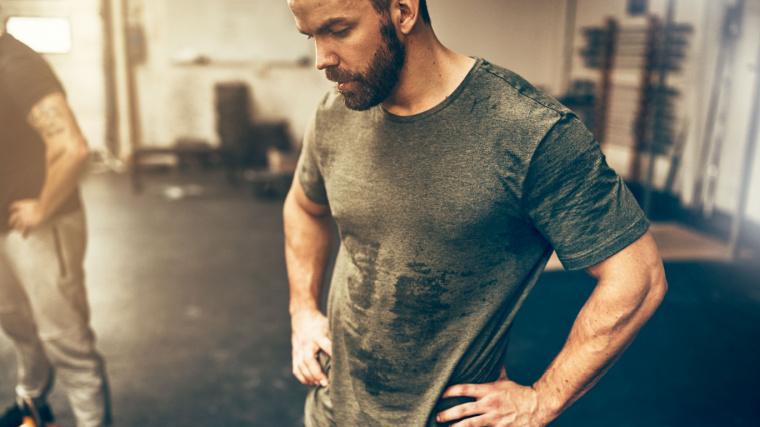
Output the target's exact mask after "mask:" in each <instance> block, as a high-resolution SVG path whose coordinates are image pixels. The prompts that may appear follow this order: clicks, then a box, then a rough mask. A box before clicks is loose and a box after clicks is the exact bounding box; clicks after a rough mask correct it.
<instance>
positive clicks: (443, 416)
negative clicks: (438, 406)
mask: <svg viewBox="0 0 760 427" xmlns="http://www.w3.org/2000/svg"><path fill="white" fill-rule="evenodd" d="M478 408H479V405H478V402H470V403H463V404H461V405H457V406H454V407H452V408H449V409H447V410H445V411H441V412H439V413H438V415H437V416H436V418H435V419H436V421H438V422H439V423H447V422H451V421H456V420H459V419H462V418H464V417H471V416H473V415H480V414H482V413H483V411H482V410H480V409H478Z"/></svg>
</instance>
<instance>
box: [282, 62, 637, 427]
mask: <svg viewBox="0 0 760 427" xmlns="http://www.w3.org/2000/svg"><path fill="white" fill-rule="evenodd" d="M297 178H298V179H299V180H300V183H301V185H302V186H303V188H304V190H305V192H306V195H307V196H308V197H309V198H310V199H311V200H312V201H314V202H316V203H320V204H329V205H330V210H331V211H332V215H333V217H334V218H335V221H336V223H337V225H338V230H339V233H340V251H339V253H338V257H337V260H336V265H335V268H334V272H333V277H332V282H331V287H330V294H329V297H328V307H327V315H328V318H329V321H330V334H331V339H332V348H333V355H332V358H331V360H329V361H328V360H326V359H327V358H326V357H323V358H321V359H322V360H321V361H322V362H323V367H324V368H325V370H327V371H329V372H328V376H329V382H330V384H329V386H328V387H326V388H317V389H315V390H314V391H313V392H312V393H311V394H310V395H309V398H308V399H307V405H306V412H307V414H306V425H307V426H329V425H339V426H351V427H354V426H402V425H403V426H435V425H436V423H435V421H434V418H435V413H436V411H437V409H436V405H437V403H438V401H439V399H440V396H441V394H442V393H443V391H444V390H445V389H446V387H448V386H450V385H453V384H457V383H483V382H490V381H494V380H496V379H497V377H498V375H499V370H500V368H501V366H502V365H503V360H504V356H505V353H506V349H507V335H508V331H509V328H510V325H511V324H512V321H513V319H514V316H515V314H516V312H517V310H518V308H519V307H520V305H521V303H522V301H523V300H524V299H525V297H526V296H527V294H528V292H529V291H530V289H531V287H532V286H533V284H534V283H535V281H536V279H537V277H538V275H539V274H540V273H541V271H542V270H543V268H544V265H545V263H546V261H547V260H548V258H549V256H550V255H551V253H552V250H553V249H554V250H556V251H557V254H558V256H559V258H560V260H561V261H562V262H563V264H564V266H565V267H566V268H568V269H581V268H585V267H588V266H591V265H594V264H596V263H599V262H601V261H603V260H604V259H606V258H608V257H610V256H611V255H613V254H615V253H617V252H618V251H620V250H621V249H623V248H624V247H626V246H627V245H629V244H630V243H632V242H633V241H634V240H636V239H637V238H638V237H640V236H641V235H642V234H643V233H644V232H645V231H646V230H647V228H648V226H649V223H648V221H647V220H646V218H645V217H644V215H643V213H642V212H641V210H640V208H639V206H638V204H637V203H636V201H635V200H634V198H633V196H632V195H631V194H630V192H629V191H628V190H627V189H626V187H625V185H624V183H623V182H622V180H621V179H620V177H619V176H618V175H617V174H616V173H615V172H614V171H613V170H612V169H610V168H609V167H608V166H607V164H606V163H605V160H604V156H603V155H602V153H601V151H600V150H599V146H598V144H597V143H596V141H594V139H593V137H592V135H591V134H590V133H589V132H588V130H586V128H585V127H584V126H583V125H582V124H581V123H580V121H579V120H578V119H577V118H576V117H575V116H574V115H573V114H572V112H570V111H569V110H568V109H567V108H565V107H563V106H562V105H561V104H559V103H558V102H557V101H556V100H554V99H552V98H551V97H549V96H547V95H545V94H543V93H542V92H541V91H539V90H537V89H536V88H534V87H533V86H531V85H530V84H529V83H527V82H526V81H525V80H523V79H522V78H520V77H519V76H517V75H515V74H514V73H512V72H510V71H508V70H506V69H504V68H500V67H498V66H495V65H492V64H490V63H488V62H486V61H484V60H482V59H478V60H477V63H476V64H475V66H474V67H473V68H472V70H471V71H470V73H469V74H468V75H467V77H466V78H465V80H464V81H463V82H462V83H461V85H460V86H459V87H458V88H457V89H456V90H455V91H454V93H452V94H451V96H449V97H448V98H447V99H446V100H445V101H443V102H442V103H441V104H439V105H438V106H436V107H434V108H432V109H430V110H428V111H425V112H423V113H420V114H417V115H414V116H406V117H401V116H395V115H393V114H390V113H388V112H387V111H385V110H383V109H382V108H381V107H379V106H378V107H374V108H371V109H369V110H367V111H362V112H357V111H352V110H349V109H348V108H346V107H345V106H344V105H343V101H342V98H341V96H340V94H339V93H337V92H335V91H333V92H331V93H329V94H328V95H327V96H326V97H325V99H324V100H323V102H322V103H321V104H320V106H319V108H318V110H317V112H316V114H315V116H314V119H313V121H312V123H311V125H310V126H309V128H308V129H307V133H306V137H305V141H304V146H303V150H302V154H301V159H300V161H299V166H298V171H297ZM328 365H329V366H328Z"/></svg>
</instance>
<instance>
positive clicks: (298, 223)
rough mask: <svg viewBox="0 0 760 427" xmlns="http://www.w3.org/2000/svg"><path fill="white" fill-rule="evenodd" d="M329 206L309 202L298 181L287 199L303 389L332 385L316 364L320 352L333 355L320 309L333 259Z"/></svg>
mask: <svg viewBox="0 0 760 427" xmlns="http://www.w3.org/2000/svg"><path fill="white" fill-rule="evenodd" d="M330 219H331V216H330V207H329V206H328V205H319V204H316V203H314V202H312V201H311V200H309V198H308V197H306V194H305V193H304V191H303V188H302V187H301V184H300V182H299V180H298V178H296V179H294V180H293V185H292V187H291V189H290V192H289V193H288V196H287V198H286V199H285V206H284V208H283V220H284V224H285V261H286V263H287V269H288V281H289V282H290V316H291V325H292V343H293V374H294V375H295V376H296V378H298V380H299V381H301V382H302V383H304V384H321V385H323V386H324V385H326V384H327V377H326V376H325V374H324V373H323V372H322V369H321V368H320V365H319V364H318V363H317V360H316V356H317V353H318V352H319V350H320V349H321V350H323V351H325V352H326V353H327V354H331V353H332V349H331V343H330V340H329V338H328V325H327V318H326V317H325V316H324V315H323V314H322V312H321V311H320V310H319V300H320V296H321V288H322V281H323V280H324V276H325V270H326V268H327V262H328V259H329V256H330V246H331V238H332V223H331V221H330Z"/></svg>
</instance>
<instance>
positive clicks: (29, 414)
mask: <svg viewBox="0 0 760 427" xmlns="http://www.w3.org/2000/svg"><path fill="white" fill-rule="evenodd" d="M54 421H55V417H54V416H53V411H52V410H51V409H50V407H49V406H48V405H47V404H45V403H43V404H41V405H40V404H34V403H33V402H32V400H31V399H24V406H23V408H22V407H20V406H19V405H18V404H16V405H13V406H11V407H10V408H8V409H7V410H6V411H5V413H4V414H3V416H2V417H0V427H55V426H54V424H53V422H54Z"/></svg>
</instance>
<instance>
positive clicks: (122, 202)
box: [0, 172, 760, 427]
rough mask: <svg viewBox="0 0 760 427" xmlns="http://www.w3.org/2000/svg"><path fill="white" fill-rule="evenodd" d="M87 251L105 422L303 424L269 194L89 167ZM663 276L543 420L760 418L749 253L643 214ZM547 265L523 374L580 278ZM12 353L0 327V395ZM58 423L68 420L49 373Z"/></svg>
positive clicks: (532, 371) (614, 422) (756, 286)
mask: <svg viewBox="0 0 760 427" xmlns="http://www.w3.org/2000/svg"><path fill="white" fill-rule="evenodd" d="M83 196H84V200H85V205H86V210H87V214H88V221H89V233H90V237H89V249H88V257H87V262H86V270H87V274H88V289H89V295H90V304H91V306H92V313H93V317H92V324H93V327H94V329H95V331H96V333H97V335H98V337H99V348H100V350H101V352H102V353H103V354H104V355H105V358H106V360H107V363H108V371H109V375H110V380H111V390H112V396H113V403H114V415H115V419H116V425H117V426H124V427H127V426H144V427H149V426H227V427H229V426H277V427H289V426H300V425H302V415H303V414H302V411H303V398H304V396H305V394H306V391H307V390H306V387H304V386H302V385H300V384H299V383H298V382H297V381H296V380H295V379H294V378H293V377H292V375H291V373H290V329H289V328H290V326H289V318H288V310H287V303H288V301H287V299H288V290H287V283H286V274H285V263H284V260H283V238H282V220H281V204H282V200H281V199H278V198H272V199H260V198H256V197H253V196H252V195H251V192H250V191H249V190H248V189H247V188H246V187H243V186H241V187H237V188H235V187H230V186H228V185H226V184H225V182H224V178H223V176H221V174H217V173H215V172H209V173H204V174H202V175H201V174H200V173H196V174H178V173H169V174H164V175H152V176H149V177H146V180H145V189H144V191H143V192H142V193H141V194H134V193H133V192H132V191H131V187H130V183H129V177H128V176H127V175H125V174H116V173H111V172H100V173H98V172H93V173H90V174H89V175H88V176H87V177H86V178H85V180H84V182H83ZM654 230H655V232H656V233H655V235H656V237H657V239H658V242H659V244H660V247H661V250H662V252H663V254H664V257H665V258H666V271H667V275H668V281H669V284H670V290H669V293H668V294H667V296H666V299H665V301H664V303H663V305H662V306H661V308H660V309H659V310H658V312H657V313H656V314H655V316H654V317H653V318H652V319H651V321H650V322H649V323H648V324H647V325H646V326H645V327H644V329H643V330H642V332H641V333H640V334H639V337H638V338H637V340H636V341H635V342H634V343H633V344H632V345H631V347H630V348H629V349H628V351H627V352H626V353H625V354H624V355H623V357H622V358H621V359H620V361H619V362H618V363H617V364H616V365H615V366H614V367H613V368H612V369H611V370H610V372H609V373H608V374H607V375H606V376H605V377H604V378H603V379H602V380H601V381H600V382H599V384H597V386H596V387H594V388H593V389H592V390H591V391H590V392H589V393H588V394H587V395H586V396H584V397H583V398H581V399H580V400H579V401H578V402H577V403H576V404H575V405H574V406H572V407H571V408H570V409H569V410H568V411H566V412H565V414H564V415H563V416H561V417H560V418H559V419H558V420H557V421H556V422H555V423H554V424H553V425H556V426H750V425H752V426H754V425H760V411H758V409H757V404H758V402H760V390H759V389H758V387H757V384H760V369H759V368H758V367H757V361H758V360H760V358H759V357H760V280H759V279H760V267H758V266H757V265H756V263H755V264H753V263H752V262H748V261H747V262H742V263H738V264H731V263H728V262H726V261H723V259H725V254H726V251H725V247H724V246H721V245H720V244H719V243H718V242H713V241H711V240H710V239H709V238H707V237H704V236H701V235H699V234H697V233H694V232H693V231H690V230H685V229H683V228H682V227H679V226H678V225H676V224H656V226H655V228H654ZM593 286H594V283H593V281H592V280H590V279H589V278H588V277H587V276H586V275H585V274H584V273H582V272H565V271H562V270H561V267H559V266H558V265H557V264H553V268H552V269H551V271H548V272H546V273H545V274H544V275H543V276H542V278H541V279H540V281H539V284H538V285H537V286H536V288H535V290H534V291H533V293H532V294H531V295H530V297H529V298H528V300H527V301H526V303H525V306H524V308H523V309H522V311H521V312H520V314H519V316H518V318H517V320H516V323H515V326H514V328H513V335H512V340H511V347H510V352H509V354H508V357H507V364H508V369H509V373H510V376H511V377H512V379H514V380H516V381H518V382H522V383H529V382H532V381H535V379H536V378H538V377H539V376H540V375H541V372H542V371H543V369H544V368H545V367H546V366H547V365H548V363H549V362H550V361H551V358H552V357H553V355H554V354H556V352H557V351H558V350H559V348H560V347H561V346H562V343H563V341H564V339H565V337H566V335H567V333H568V331H569V329H570V326H571V323H572V321H573V319H574V317H575V314H576V313H577V311H578V310H579V309H580V307H581V305H582V304H583V302H584V300H585V299H586V298H587V297H588V295H589V294H590V293H591V291H592V290H593ZM15 370H16V366H15V356H14V353H13V349H12V347H11V346H10V343H9V342H8V341H7V339H5V337H2V338H0V403H1V402H7V404H10V403H11V402H12V400H13V384H14V381H15ZM50 400H51V404H52V406H53V409H54V410H55V412H56V415H57V417H58V426H59V427H68V426H73V420H72V417H71V412H70V410H69V408H68V404H67V402H66V397H65V394H64V393H63V390H62V388H61V387H58V388H56V390H55V391H54V393H53V395H52V396H51V399H50Z"/></svg>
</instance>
